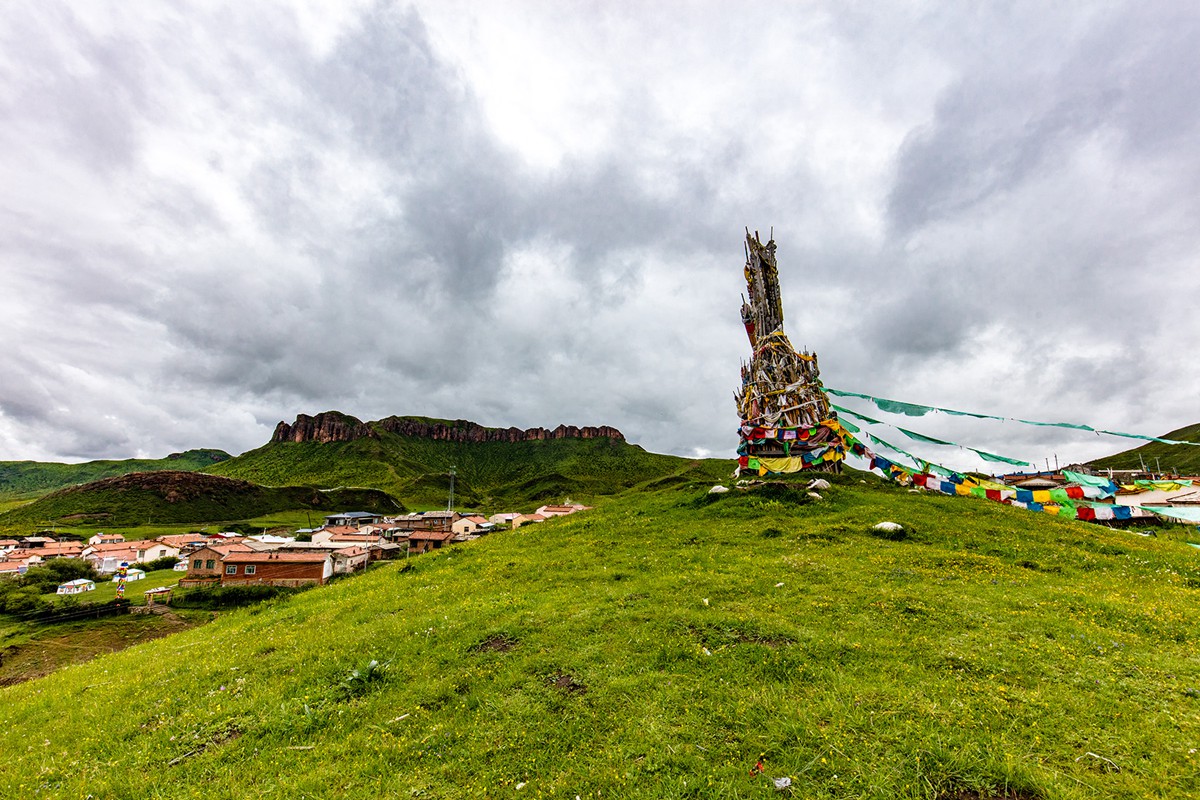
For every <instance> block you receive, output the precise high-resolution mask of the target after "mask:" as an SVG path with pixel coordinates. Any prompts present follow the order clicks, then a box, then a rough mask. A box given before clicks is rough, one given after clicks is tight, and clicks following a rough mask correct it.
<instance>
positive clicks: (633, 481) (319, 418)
mask: <svg viewBox="0 0 1200 800" xmlns="http://www.w3.org/2000/svg"><path fill="white" fill-rule="evenodd" d="M452 468H453V469H454V470H455V472H456V473H457V474H456V478H455V496H456V498H457V505H459V506H478V507H486V508H495V507H497V506H499V505H506V504H521V503H524V504H526V505H527V504H529V503H541V502H546V501H555V500H562V499H564V498H566V497H567V496H570V497H572V498H573V499H575V500H589V499H593V498H596V497H599V496H603V495H612V494H616V493H618V492H621V491H623V490H625V489H629V488H632V487H634V486H638V485H640V484H643V483H646V482H657V481H662V480H670V481H684V482H686V481H689V480H696V481H711V480H715V479H718V478H723V477H725V476H727V475H728V474H729V473H730V472H731V471H732V469H733V462H732V461H726V460H719V459H706V460H693V459H686V458H679V457H677V456H668V455H658V454H655V453H648V452H646V451H645V450H643V449H642V448H641V447H639V446H637V445H631V444H629V443H628V442H626V441H625V437H624V436H623V435H622V434H621V432H620V431H618V430H617V429H616V428H612V427H608V426H601V427H585V428H577V427H573V426H565V425H560V426H559V427H557V428H554V429H553V430H548V429H545V428H530V429H527V430H521V429H519V428H488V427H484V426H482V425H477V424H476V423H473V422H469V421H466V420H441V419H431V418H428V417H387V418H386V419H382V420H378V421H373V422H362V421H361V420H358V419H356V418H355V417H352V416H349V415H347V414H342V413H339V412H336V411H329V412H325V413H323V414H318V415H316V416H315V417H310V416H307V415H301V416H299V417H297V419H296V422H294V423H293V424H291V425H288V424H287V423H284V422H281V423H279V426H278V427H277V428H276V431H275V435H274V436H273V437H272V439H271V441H270V442H269V443H267V444H265V445H263V446H262V447H260V448H258V449H256V450H251V451H249V452H247V453H243V454H242V455H240V456H237V457H236V458H231V459H229V460H228V461H222V462H221V463H219V464H214V465H213V466H211V467H209V468H208V469H206V472H210V473H213V474H217V475H226V476H229V477H235V478H242V479H244V480H251V481H254V482H256V483H261V484H264V485H268V486H271V485H285V484H292V485H295V484H306V485H313V486H321V487H329V488H332V487H337V486H361V487H371V488H375V489H382V490H384V491H386V492H389V493H391V494H393V495H396V496H397V497H400V498H402V499H403V500H404V501H405V502H406V503H409V504H410V505H414V506H415V507H422V506H424V507H433V506H441V505H444V504H445V503H446V498H447V493H448V492H449V488H450V478H449V472H450V470H451V469H452Z"/></svg>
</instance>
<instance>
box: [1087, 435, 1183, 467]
mask: <svg viewBox="0 0 1200 800" xmlns="http://www.w3.org/2000/svg"><path fill="white" fill-rule="evenodd" d="M1160 438H1162V439H1175V440H1177V441H1182V442H1200V423H1198V424H1196V425H1189V426H1187V427H1186V428H1180V429H1179V430H1175V431H1171V432H1170V433H1164V434H1163V435H1162V436H1161V437H1160ZM1143 463H1144V464H1145V466H1146V468H1147V469H1150V470H1152V471H1154V472H1158V471H1159V469H1160V465H1161V469H1162V470H1163V471H1169V472H1174V473H1175V474H1178V475H1200V447H1189V446H1187V445H1178V444H1162V443H1161V442H1149V443H1147V444H1144V445H1142V446H1141V447H1135V448H1133V449H1132V450H1126V451H1125V452H1123V453H1117V454H1116V455H1112V456H1107V457H1105V458H1099V459H1096V460H1095V461H1093V462H1091V464H1090V466H1092V467H1095V468H1096V469H1108V468H1112V469H1141V468H1142V465H1143Z"/></svg>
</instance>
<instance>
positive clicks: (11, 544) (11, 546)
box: [0, 539, 21, 552]
mask: <svg viewBox="0 0 1200 800" xmlns="http://www.w3.org/2000/svg"><path fill="white" fill-rule="evenodd" d="M20 546H21V543H20V542H18V541H17V540H16V539H0V552H2V551H4V550H16V549H17V548H18V547H20Z"/></svg>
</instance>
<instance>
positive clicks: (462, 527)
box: [450, 515, 488, 533]
mask: <svg viewBox="0 0 1200 800" xmlns="http://www.w3.org/2000/svg"><path fill="white" fill-rule="evenodd" d="M487 524H488V521H487V517H480V516H477V515H472V516H469V517H463V518H462V519H460V520H456V521H455V522H454V524H453V525H451V526H450V530H452V531H454V532H455V533H475V532H477V531H478V530H479V526H481V525H487Z"/></svg>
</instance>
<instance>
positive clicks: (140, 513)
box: [0, 471, 403, 530]
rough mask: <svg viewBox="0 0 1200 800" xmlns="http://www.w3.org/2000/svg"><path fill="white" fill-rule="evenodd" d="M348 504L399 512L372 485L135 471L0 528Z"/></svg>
mask: <svg viewBox="0 0 1200 800" xmlns="http://www.w3.org/2000/svg"><path fill="white" fill-rule="evenodd" d="M349 507H353V508H355V509H360V510H366V511H372V510H378V511H387V512H389V513H396V512H397V511H398V510H403V505H402V504H400V503H399V502H397V501H396V500H395V499H394V498H392V497H391V496H389V495H387V494H386V493H384V492H381V491H378V490H374V489H342V490H337V491H332V492H324V491H319V490H317V489H313V488H309V487H299V486H288V487H281V488H267V487H263V486H258V485H255V484H253V483H250V482H248V481H241V480H234V479H231V478H224V477H220V476H216V475H205V474H203V473H196V472H169V471H159V472H137V473H131V474H129V475H121V476H118V477H116V478H105V479H103V480H100V481H94V482H92V483H88V484H84V485H83V486H73V487H71V488H69V489H60V490H59V491H57V492H53V493H51V494H49V495H46V496H45V497H42V498H40V499H38V500H35V501H33V502H32V503H28V504H27V505H23V506H20V507H19V508H15V509H13V510H11V511H8V512H6V513H4V514H0V529H6V530H23V529H24V530H27V529H30V528H35V527H43V526H48V525H107V526H112V527H125V526H136V525H140V524H143V523H146V522H156V523H200V522H221V521H232V520H244V519H250V518H253V517H258V516H262V515H264V514H271V513H274V512H277V511H285V510H292V509H307V508H311V509H324V510H330V511H337V510H341V509H343V508H349Z"/></svg>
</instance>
